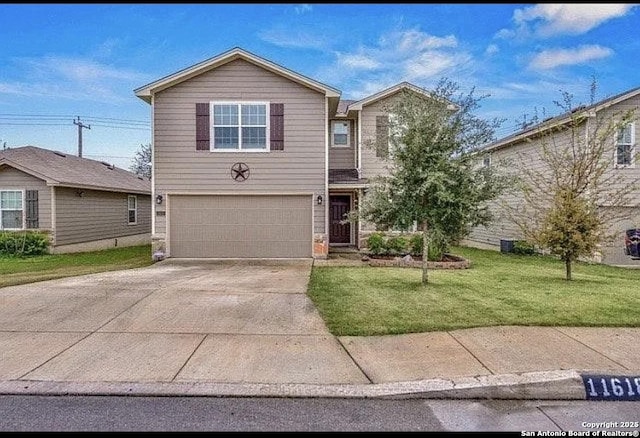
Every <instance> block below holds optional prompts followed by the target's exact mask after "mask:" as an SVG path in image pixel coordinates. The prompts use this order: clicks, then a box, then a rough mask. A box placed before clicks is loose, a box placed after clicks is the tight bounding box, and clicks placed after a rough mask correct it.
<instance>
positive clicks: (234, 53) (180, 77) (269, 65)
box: [134, 47, 340, 103]
mask: <svg viewBox="0 0 640 438" xmlns="http://www.w3.org/2000/svg"><path fill="white" fill-rule="evenodd" d="M236 59H243V60H245V61H247V62H250V63H252V64H255V65H257V66H258V67H262V68H264V69H265V70H269V71H271V72H273V73H275V74H278V75H280V76H283V77H285V78H287V79H290V80H292V81H294V82H297V83H299V84H301V85H304V86H305V87H308V88H311V89H313V90H316V91H318V92H321V93H324V94H325V95H326V96H327V97H334V98H339V97H340V91H339V90H336V89H335V88H332V87H330V86H328V85H325V84H323V83H321V82H318V81H315V80H313V79H311V78H308V77H306V76H303V75H301V74H299V73H296V72H294V71H292V70H289V69H287V68H285V67H282V66H281V65H278V64H276V63H274V62H271V61H269V60H266V59H264V58H261V57H259V56H257V55H254V54H253V53H250V52H247V51H246V50H244V49H241V48H239V47H235V48H233V49H231V50H229V51H227V52H224V53H222V54H220V55H218V56H215V57H213V58H210V59H207V60H205V61H202V62H200V63H198V64H195V65H193V66H191V67H187V68H185V69H183V70H180V71H178V72H176V73H173V74H171V75H169V76H165V77H164V78H161V79H158V80H157V81H154V82H151V83H150V84H147V85H143V86H142V87H140V88H137V89H135V90H134V93H135V94H136V96H138V97H139V98H140V99H142V100H144V101H146V102H147V103H151V96H152V95H153V94H154V93H157V92H159V91H162V90H165V89H167V88H169V87H172V86H174V85H176V84H179V83H181V82H183V81H186V80H188V79H190V78H193V77H195V76H198V75H200V74H202V73H205V72H207V71H209V70H213V69H215V68H216V67H219V66H221V65H224V64H227V63H229V62H231V61H234V60H236Z"/></svg>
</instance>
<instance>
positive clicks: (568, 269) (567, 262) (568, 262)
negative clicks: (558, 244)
mask: <svg viewBox="0 0 640 438" xmlns="http://www.w3.org/2000/svg"><path fill="white" fill-rule="evenodd" d="M564 267H565V270H566V272H567V277H566V279H567V281H570V280H571V258H567V259H566V260H565V261H564Z"/></svg>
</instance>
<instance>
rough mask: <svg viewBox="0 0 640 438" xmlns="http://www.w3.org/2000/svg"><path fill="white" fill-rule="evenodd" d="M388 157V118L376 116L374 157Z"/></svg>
mask: <svg viewBox="0 0 640 438" xmlns="http://www.w3.org/2000/svg"><path fill="white" fill-rule="evenodd" d="M387 155H389V117H388V116H376V157H381V158H386V157H387Z"/></svg>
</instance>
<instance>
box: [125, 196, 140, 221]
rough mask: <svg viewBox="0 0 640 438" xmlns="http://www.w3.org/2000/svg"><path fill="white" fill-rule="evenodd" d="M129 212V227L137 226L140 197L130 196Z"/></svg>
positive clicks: (128, 199) (128, 201)
mask: <svg viewBox="0 0 640 438" xmlns="http://www.w3.org/2000/svg"><path fill="white" fill-rule="evenodd" d="M127 210H128V213H129V218H128V220H129V225H135V224H137V223H138V197H137V196H136V195H129V196H128V197H127Z"/></svg>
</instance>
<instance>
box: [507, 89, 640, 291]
mask: <svg viewBox="0 0 640 438" xmlns="http://www.w3.org/2000/svg"><path fill="white" fill-rule="evenodd" d="M594 93H595V86H594V85H593V84H592V86H591V105H590V106H589V107H586V106H582V105H577V106H576V105H574V104H573V96H572V95H570V94H569V93H567V92H562V93H561V94H562V100H561V101H556V102H554V103H555V104H556V105H557V106H558V107H559V108H560V109H561V111H562V114H561V115H560V116H558V117H556V118H553V119H551V120H548V121H546V122H543V123H540V124H538V125H537V126H536V127H534V128H532V129H534V130H535V131H534V133H533V134H534V139H535V140H533V141H537V142H538V143H537V144H538V147H535V148H533V150H530V151H528V152H526V153H524V152H523V153H520V154H518V156H517V159H515V160H513V163H512V166H513V167H512V169H513V171H514V172H515V174H516V175H517V185H516V187H515V190H514V194H515V195H516V197H515V198H512V199H511V200H509V199H507V198H505V199H502V200H501V201H500V202H499V204H500V206H501V207H502V208H503V209H504V211H505V212H506V214H507V217H508V218H510V219H511V221H512V222H513V223H515V224H516V225H517V226H518V228H519V229H520V231H521V232H522V235H523V236H524V238H525V239H526V240H528V241H529V242H530V243H533V244H535V245H537V246H538V247H539V248H541V249H543V250H547V251H548V252H550V253H551V254H554V255H557V256H558V257H559V258H560V259H561V260H562V261H563V262H564V263H565V278H566V279H567V280H571V279H572V265H573V263H574V262H575V261H576V260H578V259H579V258H581V257H592V256H593V255H594V252H595V251H596V250H597V249H598V248H599V247H600V246H601V245H603V244H605V243H606V242H608V241H611V240H612V239H615V238H616V237H617V236H616V233H615V232H612V231H611V230H612V229H613V228H614V227H613V225H615V224H616V222H619V221H620V220H623V219H628V218H629V211H628V210H629V209H628V208H627V207H628V206H630V205H636V206H637V205H638V203H637V201H636V200H635V199H634V198H637V190H638V188H639V185H638V183H639V181H640V180H639V179H638V178H635V177H631V176H630V175H629V174H628V173H627V172H619V171H616V169H614V166H615V157H616V156H617V151H616V143H617V140H616V139H620V138H621V137H620V136H624V135H626V134H625V133H626V132H627V131H628V126H629V123H630V122H632V121H633V120H634V119H635V112H634V110H624V111H620V112H607V111H601V112H596V111H595V109H596V108H595V106H594V105H593V101H594ZM529 149H531V148H529ZM513 199H517V200H518V201H517V202H513Z"/></svg>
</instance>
